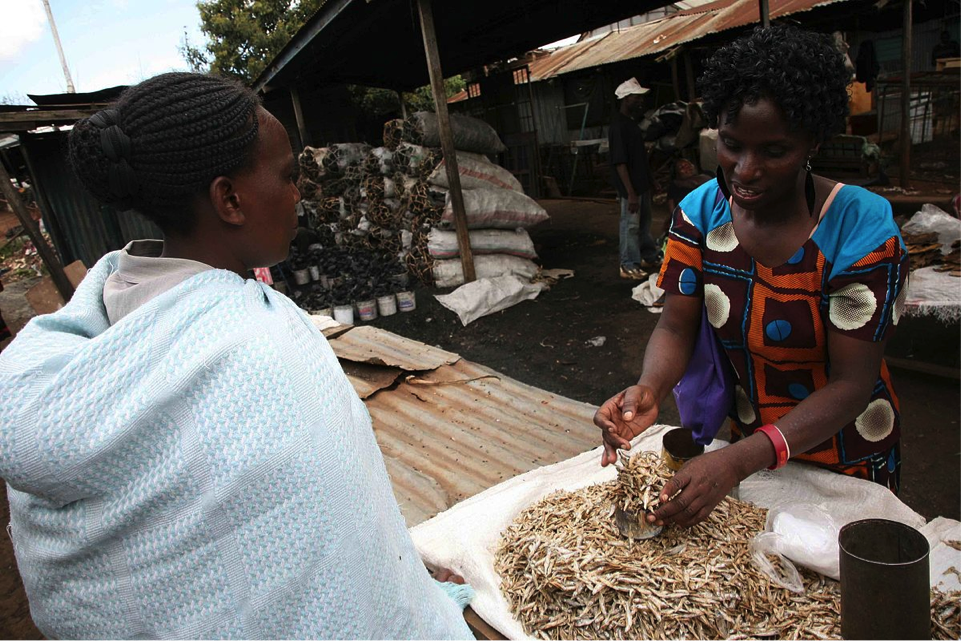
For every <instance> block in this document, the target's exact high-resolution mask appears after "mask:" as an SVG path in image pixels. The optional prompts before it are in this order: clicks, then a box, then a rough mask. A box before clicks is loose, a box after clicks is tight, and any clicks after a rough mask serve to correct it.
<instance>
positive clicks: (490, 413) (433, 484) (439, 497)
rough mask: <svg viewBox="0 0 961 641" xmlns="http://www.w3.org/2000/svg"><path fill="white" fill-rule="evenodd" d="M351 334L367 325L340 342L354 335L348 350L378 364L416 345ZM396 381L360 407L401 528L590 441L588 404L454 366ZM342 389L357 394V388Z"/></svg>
mask: <svg viewBox="0 0 961 641" xmlns="http://www.w3.org/2000/svg"><path fill="white" fill-rule="evenodd" d="M361 329H374V328H370V327H367V328H354V329H351V330H350V331H348V332H347V333H346V334H344V335H342V336H341V339H343V338H346V337H348V336H350V335H351V334H357V336H355V337H354V339H353V343H354V344H355V345H357V346H362V349H363V351H365V352H367V353H370V354H373V355H374V356H375V358H379V359H381V360H390V359H392V358H393V356H392V353H393V352H394V350H395V349H396V348H397V346H398V345H401V344H404V342H410V343H414V344H415V345H422V344H420V343H416V341H408V339H403V338H401V337H399V336H396V335H395V334H391V333H390V332H386V331H383V330H376V331H375V332H359V331H358V330H361ZM438 351H442V350H438ZM445 353H449V352H445ZM455 356H456V355H455ZM458 358H459V357H458ZM345 365H346V366H347V367H350V364H345ZM384 369H387V368H384ZM388 375H389V374H388ZM398 380H399V382H398V383H397V385H396V386H393V387H389V388H385V389H381V390H380V391H377V392H375V393H373V394H372V395H370V396H368V397H367V398H366V399H365V401H364V402H365V403H366V405H367V409H368V410H369V411H370V415H371V418H372V419H373V423H374V433H375V436H376V438H377V442H378V444H379V445H380V448H381V451H382V452H383V454H384V460H385V462H386V465H387V471H388V473H389V474H390V478H391V482H392V484H393V487H394V495H395V496H396V498H397V502H398V503H399V504H400V507H401V511H402V512H403V514H404V518H405V519H406V520H407V525H408V526H413V525H416V524H417V523H420V522H421V521H424V520H426V519H429V518H430V517H432V516H434V515H435V514H437V513H438V512H441V511H443V510H446V509H447V508H449V507H451V506H452V505H454V504H455V503H458V502H460V501H462V500H464V499H466V498H468V497H470V496H473V495H474V494H477V493H478V492H481V491H483V490H485V489H487V488H489V487H492V486H494V485H496V484H497V483H500V482H501V481H503V480H505V479H508V478H511V477H513V476H516V475H518V474H521V473H523V472H527V471H529V470H532V469H534V468H536V467H540V466H543V465H547V464H550V463H556V462H558V461H561V460H564V459H567V458H570V457H571V456H574V455H575V454H579V453H581V452H584V451H586V450H588V449H591V448H593V447H596V446H597V445H598V444H599V443H600V433H599V432H598V430H597V428H596V427H594V424H593V423H592V417H593V415H594V411H595V408H594V407H593V406H591V405H588V404H586V403H581V402H579V401H574V400H571V399H568V398H565V397H563V396H558V395H557V394H551V393H550V392H546V391H544V390H541V389H538V388H536V387H531V386H529V385H525V384H523V383H520V382H518V381H515V380H513V379H511V378H508V377H506V376H503V375H501V374H499V373H498V372H495V371H494V370H491V369H489V368H487V367H484V366H482V365H478V364H476V363H472V362H470V361H466V360H464V359H460V360H457V362H455V363H454V364H453V365H442V366H440V367H438V368H436V369H434V370H432V371H430V372H427V373H424V374H420V375H419V376H417V377H416V378H413V377H400V378H399V379H398ZM351 382H352V383H354V385H355V389H358V391H360V390H362V389H363V390H364V391H365V392H366V391H367V388H366V386H365V385H366V384H365V383H364V382H363V381H358V380H357V379H356V378H352V379H351ZM358 384H360V387H358Z"/></svg>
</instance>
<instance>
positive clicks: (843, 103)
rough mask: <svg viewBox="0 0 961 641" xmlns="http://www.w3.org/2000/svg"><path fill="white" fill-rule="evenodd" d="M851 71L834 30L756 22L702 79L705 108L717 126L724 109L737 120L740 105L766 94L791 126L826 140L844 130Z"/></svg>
mask: <svg viewBox="0 0 961 641" xmlns="http://www.w3.org/2000/svg"><path fill="white" fill-rule="evenodd" d="M850 82H851V74H850V73H849V72H848V70H847V69H845V67H844V57H843V55H842V54H841V52H840V51H838V49H837V47H836V46H835V45H834V42H833V41H832V40H831V38H830V36H827V35H824V34H819V33H814V32H810V31H804V30H802V29H798V28H797V27H794V26H792V25H777V26H772V27H768V28H766V29H765V28H762V27H758V28H756V29H755V30H754V31H753V33H751V34H750V35H748V36H745V37H743V38H739V39H738V40H735V41H734V42H732V43H731V44H728V45H726V46H724V47H721V48H720V49H718V50H717V51H716V52H715V53H714V55H713V56H712V57H711V58H710V59H709V60H708V61H707V62H706V63H705V68H704V73H703V74H702V75H701V77H700V78H699V79H698V91H699V93H700V95H701V97H702V99H703V100H704V113H705V115H706V116H707V119H708V123H709V125H710V126H711V127H712V128H715V129H716V128H717V126H718V119H719V116H720V114H721V113H722V112H724V113H726V115H727V118H728V120H730V121H731V122H733V121H734V120H735V119H736V118H737V115H738V113H740V111H741V107H742V106H744V104H745V103H747V104H752V105H753V104H755V103H757V101H758V100H759V99H761V98H767V99H769V100H772V101H773V102H774V103H775V104H777V105H778V106H779V107H780V108H781V110H782V111H783V112H784V114H785V116H786V117H787V121H788V123H789V126H790V128H791V130H793V131H803V132H805V133H808V134H810V135H812V136H813V137H814V139H815V141H816V142H822V141H824V140H826V139H827V138H830V137H831V136H833V135H835V134H837V133H842V132H844V130H845V125H846V118H847V115H848V92H847V88H848V85H849V84H850Z"/></svg>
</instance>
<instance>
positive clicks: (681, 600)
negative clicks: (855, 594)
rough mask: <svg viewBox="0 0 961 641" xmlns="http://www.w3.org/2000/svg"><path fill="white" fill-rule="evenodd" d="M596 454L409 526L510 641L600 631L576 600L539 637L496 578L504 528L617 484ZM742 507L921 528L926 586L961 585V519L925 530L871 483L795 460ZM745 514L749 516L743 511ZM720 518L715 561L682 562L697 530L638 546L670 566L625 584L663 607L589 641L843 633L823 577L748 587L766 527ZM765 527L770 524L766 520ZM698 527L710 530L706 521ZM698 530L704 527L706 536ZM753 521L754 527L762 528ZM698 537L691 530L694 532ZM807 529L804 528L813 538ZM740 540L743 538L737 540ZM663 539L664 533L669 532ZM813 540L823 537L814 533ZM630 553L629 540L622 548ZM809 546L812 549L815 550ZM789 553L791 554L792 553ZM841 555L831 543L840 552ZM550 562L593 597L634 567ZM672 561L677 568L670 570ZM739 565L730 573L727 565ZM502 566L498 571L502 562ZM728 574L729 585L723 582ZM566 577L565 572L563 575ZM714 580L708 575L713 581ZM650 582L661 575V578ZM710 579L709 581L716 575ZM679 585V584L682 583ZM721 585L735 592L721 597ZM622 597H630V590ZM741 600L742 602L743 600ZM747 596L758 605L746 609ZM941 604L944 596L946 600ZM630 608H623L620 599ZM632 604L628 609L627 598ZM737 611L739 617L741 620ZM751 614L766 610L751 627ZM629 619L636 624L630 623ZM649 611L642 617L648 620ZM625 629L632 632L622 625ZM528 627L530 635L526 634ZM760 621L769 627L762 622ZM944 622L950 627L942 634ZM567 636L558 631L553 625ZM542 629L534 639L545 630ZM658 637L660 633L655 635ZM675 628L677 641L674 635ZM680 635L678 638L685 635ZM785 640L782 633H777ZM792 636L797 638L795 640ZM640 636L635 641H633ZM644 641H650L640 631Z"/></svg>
mask: <svg viewBox="0 0 961 641" xmlns="http://www.w3.org/2000/svg"><path fill="white" fill-rule="evenodd" d="M670 429H672V428H671V427H670V426H665V425H659V426H654V427H652V428H650V429H649V430H648V431H647V432H646V433H644V434H642V435H641V436H640V437H638V438H637V439H635V440H634V442H633V448H632V452H631V453H632V454H634V453H637V452H643V451H652V452H655V453H659V452H660V449H661V439H662V437H663V435H664V433H665V432H667V431H668V430H670ZM723 445H725V444H724V443H723V442H718V441H715V443H714V444H713V445H712V447H711V448H709V449H716V448H718V447H721V446H723ZM599 461H600V448H597V449H594V450H592V451H589V452H585V453H583V454H580V455H578V456H575V457H573V458H571V459H568V460H565V461H562V462H560V463H557V464H554V465H549V466H545V467H542V468H539V469H536V470H534V471H531V472H528V473H526V474H523V475H521V476H518V477H515V478H512V479H510V480H508V481H505V482H504V483H501V484H499V485H496V486H494V487H492V488H490V489H488V490H486V491H484V492H482V493H481V494H478V495H477V496H474V497H472V498H471V499H468V500H466V501H463V502H462V503H459V504H458V505H456V506H454V507H453V508H451V509H450V510H448V511H446V512H444V513H442V514H439V515H438V516H436V517H434V518H433V519H431V520H429V521H426V522H424V523H422V524H420V525H418V526H417V527H415V528H413V530H412V535H413V537H414V541H415V543H416V545H417V547H418V550H419V551H420V553H421V554H422V556H423V557H424V559H425V560H426V562H427V563H428V564H433V565H436V566H439V567H447V568H451V569H452V570H453V571H455V572H459V573H461V574H462V575H463V576H464V577H465V578H466V579H467V581H468V582H469V583H470V584H471V585H472V586H474V588H475V590H476V591H477V597H476V598H475V600H474V602H473V606H472V607H473V608H474V610H476V612H477V613H478V614H479V615H480V617H482V618H483V620H484V621H486V622H487V623H488V624H490V625H491V626H493V627H494V628H495V629H496V630H497V631H499V632H500V633H502V634H504V635H505V636H506V638H509V639H526V638H532V637H535V636H540V637H542V638H557V637H558V635H559V636H560V637H561V638H567V637H570V636H572V635H571V634H570V630H571V629H575V630H576V629H577V626H585V627H586V626H589V625H593V624H594V623H596V622H595V621H592V620H591V617H587V618H586V620H585V619H578V617H577V615H578V614H579V613H580V612H581V610H580V605H579V602H578V601H575V600H573V599H572V600H569V601H568V602H569V603H571V604H572V610H571V613H570V614H571V617H570V619H569V621H565V622H563V623H565V624H568V623H570V624H572V625H573V626H574V627H561V626H560V624H557V623H556V621H551V620H547V619H543V620H541V627H540V628H538V629H532V628H531V627H530V626H531V624H532V622H536V621H538V619H537V617H530V616H527V615H526V614H524V613H521V615H520V616H519V615H518V610H517V607H516V604H517V600H516V595H513V596H512V598H513V600H514V604H515V607H514V608H512V607H511V604H510V603H509V601H508V598H507V595H505V594H504V592H503V591H502V590H503V588H504V585H505V584H506V583H508V582H512V577H505V576H503V575H501V574H500V573H499V572H498V570H497V569H496V568H497V567H498V561H499V559H498V558H497V557H498V553H499V550H500V548H501V539H502V536H504V535H505V533H508V532H509V528H511V527H512V524H516V522H515V519H516V518H517V517H518V515H521V514H522V512H523V511H524V510H526V509H528V508H530V507H531V506H532V505H534V504H535V503H537V502H538V501H539V500H541V499H544V498H545V497H548V496H549V495H551V494H552V493H554V492H557V491H567V492H576V491H579V490H584V489H585V488H590V487H592V486H593V487H596V484H603V483H607V482H610V481H612V480H613V479H614V477H615V475H616V472H615V470H614V468H613V467H607V468H601V467H600V465H599ZM739 497H740V500H741V501H744V502H748V503H751V504H753V505H755V506H759V507H761V508H766V509H768V510H772V511H773V510H778V509H781V510H784V509H785V508H788V509H790V508H797V507H798V506H801V505H811V506H818V507H819V508H821V509H823V510H824V511H826V513H827V514H828V515H829V516H830V517H831V519H832V520H833V523H834V525H835V526H836V527H840V526H842V525H844V524H847V523H849V522H851V521H854V520H859V519H866V518H884V519H889V520H893V521H898V522H901V523H904V524H906V525H909V526H912V527H914V528H917V529H920V531H921V532H922V533H923V534H924V535H925V536H926V537H927V539H928V541H929V543H930V545H931V554H930V563H931V568H930V578H931V585H932V587H934V586H937V587H938V588H939V590H940V591H942V592H946V591H951V590H954V591H956V590H959V589H961V584H959V582H958V574H957V570H956V568H957V567H959V566H961V523H959V522H957V521H953V520H948V519H943V518H939V519H935V520H934V521H932V522H930V523H927V524H926V523H925V520H924V518H923V517H921V516H920V515H919V514H917V513H915V512H914V511H913V510H911V509H910V508H908V507H907V506H906V505H904V504H903V503H902V502H900V501H899V500H898V499H897V498H896V497H895V496H894V495H893V494H891V493H890V492H889V491H887V490H886V489H884V488H882V487H880V486H878V485H875V484H873V483H870V482H867V481H862V480H859V479H854V478H850V477H846V476H843V475H839V474H834V473H831V472H827V471H824V470H819V469H816V468H814V467H811V466H809V465H804V464H800V463H789V464H788V465H787V466H786V467H784V468H782V469H781V470H778V471H775V472H767V471H764V472H760V473H758V474H755V475H754V476H752V477H750V478H749V479H747V480H746V481H744V482H743V483H741V485H740V488H739ZM742 511H743V510H742ZM578 516H579V515H575V514H571V515H569V516H568V515H565V518H568V519H577V518H578ZM724 516H725V521H724V522H723V523H721V524H715V525H714V526H712V527H716V530H715V532H714V537H715V538H724V539H725V540H723V541H722V543H723V548H724V549H725V550H726V551H727V554H725V555H724V558H722V559H720V561H723V562H727V564H728V567H727V568H726V571H725V568H724V565H725V563H723V562H719V560H718V559H717V558H715V556H717V552H715V553H714V554H703V555H700V556H698V557H697V558H694V559H692V558H690V557H689V556H684V555H685V551H684V550H683V547H684V546H685V545H696V544H697V543H696V542H695V540H694V539H695V538H697V537H696V533H695V532H694V530H692V531H691V535H690V537H689V538H688V536H687V534H686V533H685V532H683V531H682V532H678V533H675V534H674V535H672V536H673V538H672V539H671V540H670V542H669V543H668V542H663V541H662V542H660V543H658V542H657V540H656V539H654V540H651V541H637V542H634V543H633V545H635V546H645V545H647V546H657V545H660V546H661V547H664V548H666V550H665V554H662V555H660V556H659V557H658V558H659V564H663V565H665V566H669V567H663V568H662V567H658V565H659V564H654V565H653V566H649V567H648V568H646V569H645V570H642V571H640V572H638V573H637V574H636V576H633V577H631V579H630V581H627V583H630V584H631V585H627V586H626V587H627V588H629V589H630V590H632V591H634V592H635V593H636V595H637V596H638V597H640V598H641V603H649V604H654V606H656V607H650V608H646V607H645V606H643V605H642V606H640V607H637V606H636V605H635V606H634V607H635V610H634V611H633V612H632V613H630V614H628V613H625V612H623V611H612V610H607V611H606V612H605V613H604V615H605V616H604V617H603V618H604V620H605V621H609V624H608V625H607V627H606V628H605V626H604V625H603V624H602V625H598V626H597V627H591V628H589V631H588V632H587V633H586V634H584V635H583V636H584V638H597V635H598V634H599V630H600V631H603V630H604V629H606V630H607V632H608V634H607V636H608V638H622V637H624V636H630V635H631V634H632V633H633V634H641V630H642V629H644V628H642V626H643V625H645V624H647V625H648V626H651V625H652V622H653V626H652V627H648V628H646V629H647V635H649V636H653V638H705V635H706V634H707V633H706V632H705V630H708V629H709V628H705V627H697V625H698V624H699V623H701V621H699V618H700V619H702V620H703V619H708V620H710V621H711V623H712V625H714V626H718V627H719V628H720V629H721V630H723V631H726V632H727V633H728V634H726V635H723V636H738V635H740V636H747V637H749V638H751V637H754V638H757V637H763V638H788V637H790V638H794V636H797V637H800V638H811V637H812V636H816V637H820V638H830V637H838V636H839V627H838V625H839V622H838V614H837V611H836V609H835V608H836V604H837V601H836V599H837V591H838V588H837V582H835V581H833V580H830V579H825V578H818V575H815V574H813V573H806V574H804V575H803V578H804V582H805V591H804V593H802V594H795V593H793V592H791V591H790V590H788V589H787V588H783V587H779V586H778V585H776V584H775V583H774V582H773V581H771V582H769V583H767V584H765V585H761V586H758V585H753V586H752V585H751V581H755V582H758V581H761V582H763V581H764V579H759V578H758V577H759V575H760V573H759V572H757V571H754V570H752V567H753V566H752V561H751V560H750V556H751V555H750V554H749V546H750V544H751V538H752V537H753V535H755V534H760V532H759V531H753V532H752V531H751V528H750V527H747V528H745V527H738V523H735V522H732V520H734V519H741V518H743V516H740V515H735V511H734V510H731V511H728V512H725V514H724ZM606 520H608V521H609V520H610V515H609V513H608V512H603V511H597V510H594V511H589V513H588V514H587V515H586V517H584V518H583V519H582V522H583V523H586V524H587V525H586V526H585V527H584V529H583V532H582V533H580V534H582V536H583V538H585V539H586V538H588V537H590V536H591V532H592V531H593V530H595V529H596V530H603V529H605V528H607V529H609V528H611V527H612V526H611V525H610V524H609V523H607V522H606ZM762 522H763V518H762ZM702 526H703V524H702ZM702 526H698V527H699V528H700V527H702ZM757 527H758V525H757V523H755V524H754V528H755V529H757ZM695 529H696V528H695ZM810 531H811V530H810V529H809V530H808V532H810ZM739 535H740V536H739ZM661 536H667V534H662V535H661ZM541 538H542V541H541V543H542V545H545V546H550V545H551V543H552V541H551V540H550V535H549V534H547V533H544V534H543V536H542V537H541ZM815 538H816V537H815ZM626 544H627V545H630V543H626ZM812 545H813V543H812ZM787 547H790V546H787ZM672 551H673V553H674V554H676V555H677V556H676V558H678V559H683V563H680V564H676V563H674V562H673V561H671V558H672V557H671V554H670V553H671V552H672ZM572 553H573V554H577V555H579V556H578V557H577V559H576V561H575V563H574V564H573V565H574V566H578V568H579V569H581V570H582V572H580V573H578V575H577V576H575V577H573V578H571V577H570V576H567V577H563V578H561V573H562V566H563V565H564V557H565V554H567V555H569V554H572ZM835 553H836V547H835ZM554 554H555V557H554V559H553V560H552V561H549V562H550V563H552V566H553V567H551V568H548V570H549V571H551V572H553V571H556V572H557V574H558V579H557V585H562V582H563V581H583V582H584V583H585V584H586V585H587V590H588V594H589V595H591V596H597V597H598V598H603V597H605V596H607V597H609V596H610V594H611V593H612V592H616V591H617V590H623V589H624V588H625V581H624V579H623V574H624V573H626V572H628V570H625V569H623V567H618V566H616V565H614V566H609V565H606V560H605V559H606V558H609V557H611V558H613V557H617V553H616V550H615V549H612V548H611V547H608V548H598V549H591V550H590V551H589V552H586V551H585V549H581V548H576V547H574V546H571V548H568V549H555V550H554ZM645 554H646V552H645V548H643V547H638V548H636V553H635V555H636V556H639V557H643V556H644V555H645ZM672 563H673V565H672ZM732 566H733V567H732ZM500 567H501V569H503V565H502V564H500ZM705 569H706V571H707V573H708V577H707V579H706V582H704V585H705V586H707V587H705V588H702V589H701V590H696V589H695V590H692V589H690V588H688V589H685V586H684V583H685V582H687V583H690V582H691V581H695V582H696V579H697V578H698V577H699V578H700V579H704V571H705ZM732 570H733V573H734V575H735V576H734V578H733V579H730V577H725V575H729V574H731V571H732ZM539 571H540V568H538V567H535V566H534V565H531V566H530V567H529V568H527V569H526V570H525V572H526V574H525V581H528V582H534V581H535V580H536V577H538V576H543V575H541V574H540V572H539ZM568 571H570V569H569V568H568ZM712 572H713V574H712ZM650 576H657V577H658V578H657V579H656V580H653V579H651V578H650ZM711 576H713V577H714V578H713V579H711ZM679 577H681V578H683V580H679ZM717 586H723V587H724V588H725V589H726V590H729V591H731V592H736V593H737V594H726V595H725V594H718V593H717V592H716V589H717ZM545 589H547V590H549V589H551V586H548V587H547V588H545V587H544V585H543V584H540V585H538V586H537V587H536V588H535V589H534V590H533V592H535V593H536V592H537V591H538V590H545ZM625 592H626V590H625ZM742 594H743V597H744V600H742V597H741V595H742ZM749 594H752V595H753V596H754V600H755V602H753V603H750V602H748V601H747V596H748V595H749ZM958 596H959V594H958V593H957V592H954V593H953V594H951V595H950V599H947V600H946V601H944V603H946V604H947V605H946V606H944V607H942V606H943V605H944V604H943V603H941V602H938V603H937V604H936V605H937V606H938V607H937V612H936V613H935V617H934V620H935V621H936V622H937V623H936V624H935V626H934V627H932V634H934V635H935V638H949V637H947V636H945V635H946V634H954V636H955V637H956V636H957V632H958V630H959V627H958V626H959V622H958V616H959V605H958ZM939 598H940V597H939ZM762 601H764V602H769V603H771V604H772V605H773V606H774V607H772V608H771V612H769V613H767V612H763V610H764V608H765V603H764V602H762ZM524 602H525V603H529V604H531V607H536V602H537V599H536V598H535V597H534V596H532V595H531V594H529V595H528V598H527V599H526V601H524ZM622 603H623V601H622ZM626 603H627V604H630V603H631V601H630V599H628V600H627V601H626ZM739 609H740V612H739ZM747 610H750V613H751V614H758V613H760V614H762V615H764V616H759V617H757V619H755V620H752V618H751V616H749V615H748V612H747ZM722 612H724V613H726V614H727V616H729V617H730V619H731V621H730V622H725V621H723V620H722V621H721V622H720V623H716V622H715V617H721V618H722V619H723V618H724V617H723V616H722V614H721V613H722ZM632 614H633V620H632ZM645 615H647V616H646V617H645ZM625 620H626V621H627V622H628V629H627V631H626V634H625V629H624V627H623V625H624V621H625ZM521 621H524V622H525V623H526V624H527V625H528V627H527V628H525V627H524V624H522V623H521ZM762 624H763V625H762ZM939 626H945V627H944V628H942V627H939ZM558 627H560V629H561V630H564V632H560V631H559V630H558V629H556V628H558ZM538 630H539V631H538ZM657 630H659V631H660V632H659V633H657V632H656V631H657ZM671 632H673V634H672V633H671ZM678 635H679V636H678ZM782 635H783V636H782ZM792 635H794V636H792ZM635 638H636V637H635ZM640 638H644V636H643V635H642V636H641V637H640Z"/></svg>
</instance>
